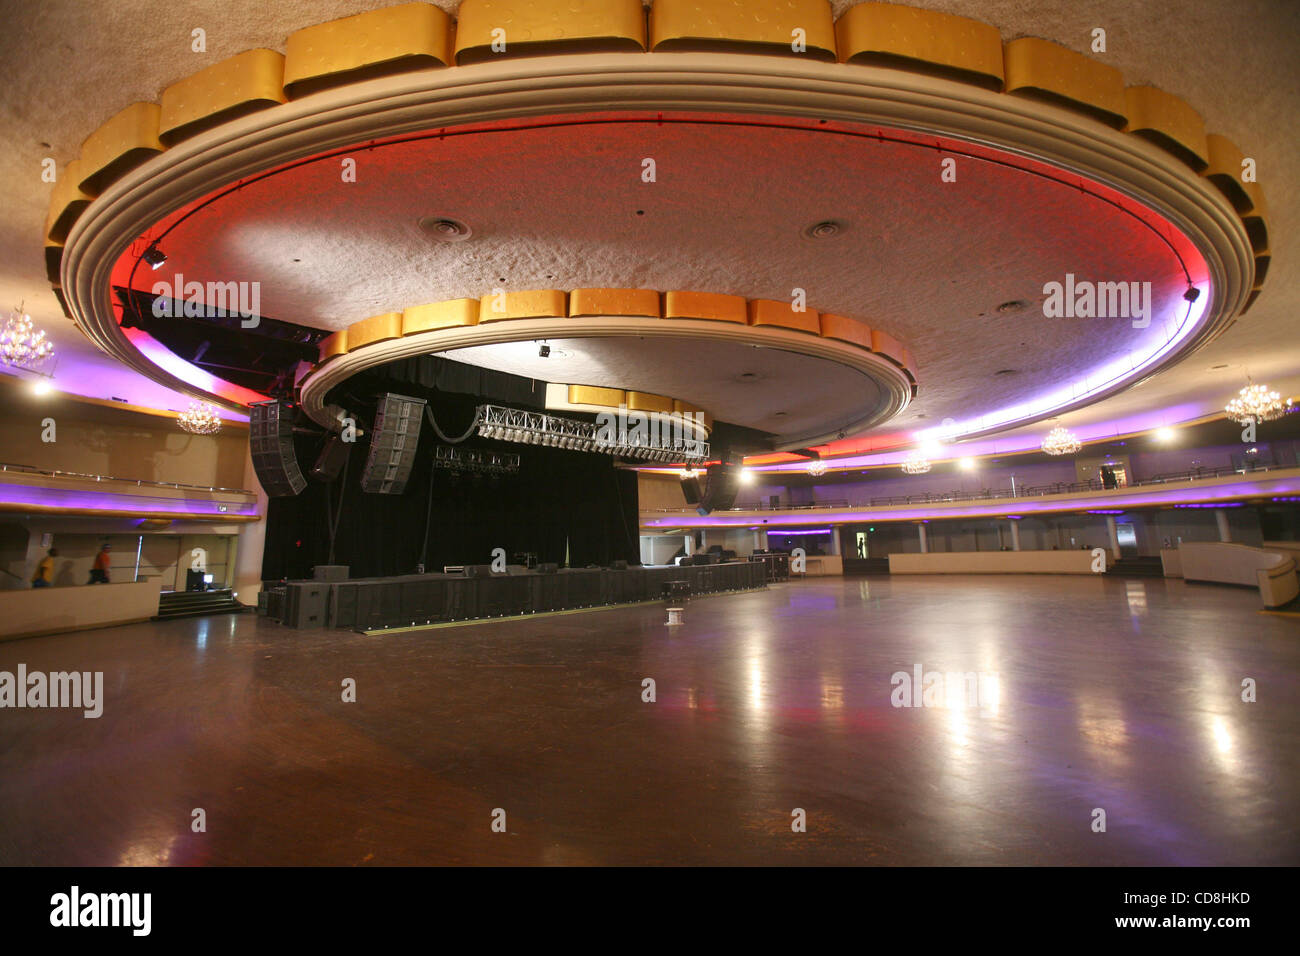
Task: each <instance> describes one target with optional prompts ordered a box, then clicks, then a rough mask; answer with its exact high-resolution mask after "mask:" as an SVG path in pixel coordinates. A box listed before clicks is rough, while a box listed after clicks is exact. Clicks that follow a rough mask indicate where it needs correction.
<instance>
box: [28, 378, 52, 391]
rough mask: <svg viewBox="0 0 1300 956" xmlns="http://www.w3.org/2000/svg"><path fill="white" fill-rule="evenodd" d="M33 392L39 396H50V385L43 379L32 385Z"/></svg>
mask: <svg viewBox="0 0 1300 956" xmlns="http://www.w3.org/2000/svg"><path fill="white" fill-rule="evenodd" d="M32 391H33V392H35V393H36V394H37V395H48V394H50V383H49V382H47V381H46V380H45V379H43V378H42V379H39V380H38V381H35V382H33V383H32Z"/></svg>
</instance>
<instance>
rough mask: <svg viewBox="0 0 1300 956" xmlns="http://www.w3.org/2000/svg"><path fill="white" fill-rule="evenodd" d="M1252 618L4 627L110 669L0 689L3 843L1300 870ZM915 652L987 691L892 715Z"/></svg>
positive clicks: (1231, 600)
mask: <svg viewBox="0 0 1300 956" xmlns="http://www.w3.org/2000/svg"><path fill="white" fill-rule="evenodd" d="M1258 606H1259V598H1258V596H1257V595H1256V594H1255V593H1254V592H1253V591H1250V590H1246V589H1235V588H1227V587H1215V586H1208V585H1201V586H1196V585H1192V586H1189V585H1187V584H1185V583H1183V582H1182V581H1166V580H1163V579H1142V580H1130V581H1124V580H1117V579H1115V578H1109V577H1108V578H1074V577H1064V576H1062V577H997V578H993V577H986V576H982V577H947V578H942V579H936V578H929V577H927V578H889V577H869V578H847V579H840V578H834V579H831V578H821V579H817V580H808V581H793V582H790V583H786V584H779V585H774V586H772V587H770V588H769V589H767V590H765V591H754V592H747V593H741V594H723V595H716V596H709V597H704V598H699V599H695V600H692V601H691V602H690V603H689V604H688V605H687V608H686V615H685V619H686V623H685V625H684V626H681V627H672V628H670V627H665V626H664V620H665V617H666V615H665V611H664V607H663V606H662V605H641V606H637V607H625V608H618V609H614V610H607V611H593V612H589V613H581V614H570V615H563V616H554V617H547V618H542V619H538V620H536V621H528V620H522V621H497V622H492V621H488V622H484V623H479V624H475V625H472V626H461V627H454V628H445V629H438V630H432V631H427V632H423V633H420V632H413V633H403V634H393V635H386V636H375V637H366V636H363V635H359V634H354V633H350V632H346V631H334V630H318V631H314V630H307V631H300V630H291V629H289V628H285V627H281V626H279V625H277V624H274V623H270V622H267V621H265V620H262V619H259V618H257V617H256V616H254V615H252V614H245V615H238V616H226V617H213V618H208V619H200V620H182V621H172V622H164V623H153V624H140V625H129V626H124V627H118V628H112V629H107V630H101V631H91V632H83V633H77V634H68V635H60V636H53V637H43V638H33V639H28V640H22V641H14V642H9V643H0V670H3V671H10V672H13V671H15V670H16V668H17V665H18V663H19V662H22V663H24V664H25V665H26V667H27V669H28V671H29V672H32V671H46V672H48V671H59V670H69V669H76V670H83V671H84V670H90V671H99V670H102V671H103V672H104V688H105V698H106V699H105V703H104V711H103V716H102V717H101V718H99V719H98V720H87V719H84V718H83V717H82V716H81V712H80V711H75V712H73V711H66V710H62V711H60V710H28V709H24V710H8V709H6V710H3V711H0V821H3V823H2V824H0V864H6V865H12V864H78V865H112V864H180V865H195V864H198V865H203V864H342V865H350V864H389V865H391V864H418V863H469V864H474V863H479V864H584V863H614V864H634V863H642V864H644V863H651V864H653V863H686V864H695V863H738V864H818V863H833V864H1071V865H1084V866H1087V865H1107V864H1233V865H1259V864H1296V863H1298V862H1300V835H1298V829H1297V828H1298V826H1300V824H1298V822H1297V816H1296V814H1295V807H1296V806H1297V805H1298V804H1300V776H1298V773H1300V771H1298V770H1297V762H1296V755H1297V754H1298V753H1300V710H1297V708H1296V706H1295V702H1296V699H1297V683H1298V680H1300V678H1298V672H1300V640H1297V637H1300V628H1297V625H1296V622H1295V621H1294V620H1289V619H1287V618H1283V617H1278V616H1268V615H1262V614H1259V613H1257V611H1256V609H1257V608H1258ZM918 665H919V666H921V667H922V668H923V669H924V671H925V672H926V673H929V672H931V671H943V672H948V671H953V672H955V671H963V672H965V671H975V672H983V673H985V674H993V673H996V674H997V676H998V688H999V695H998V697H997V699H996V701H990V700H989V699H988V697H987V695H986V696H985V698H984V699H982V700H981V701H979V704H980V706H975V707H961V706H952V707H906V708H903V707H894V706H891V695H892V694H893V693H894V692H895V686H894V685H893V684H892V683H891V675H893V674H894V673H895V672H906V673H909V674H912V673H914V671H915V668H916V667H917V666H918ZM1247 677H1249V678H1254V679H1255V681H1256V682H1257V685H1258V703H1249V704H1248V703H1243V702H1242V701H1241V686H1240V685H1241V681H1242V679H1243V678H1247ZM345 678H352V679H354V680H355V682H356V703H343V702H342V701H341V699H340V697H341V683H342V682H343V681H344V679H345ZM643 678H653V679H654V681H655V682H656V691H657V700H656V702H654V703H645V702H643V701H642V680H643ZM195 808H202V809H203V810H204V811H205V813H206V820H207V832H206V833H194V832H191V819H192V817H191V814H192V811H193V810H194V809H195ZM496 808H501V809H504V810H505V811H506V822H507V832H506V833H494V832H492V829H491V824H492V813H493V810H494V809H496ZM795 808H802V809H803V810H805V811H806V814H807V832H805V833H793V832H791V820H792V816H791V814H792V811H793V810H794V809H795ZM1095 808H1102V809H1104V810H1105V811H1106V816H1107V832H1105V833H1095V832H1093V830H1092V823H1093V819H1094V814H1093V811H1094V809H1095Z"/></svg>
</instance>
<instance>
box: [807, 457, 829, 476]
mask: <svg viewBox="0 0 1300 956" xmlns="http://www.w3.org/2000/svg"><path fill="white" fill-rule="evenodd" d="M808 474H810V475H812V476H813V477H814V478H820V477H821V476H822V475H824V474H826V462H824V461H822V460H821V459H820V458H818V459H815V460H813V461H810V462H808Z"/></svg>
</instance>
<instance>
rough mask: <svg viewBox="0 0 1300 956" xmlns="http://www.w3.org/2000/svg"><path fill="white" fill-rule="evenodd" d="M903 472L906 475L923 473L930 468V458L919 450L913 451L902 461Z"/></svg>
mask: <svg viewBox="0 0 1300 956" xmlns="http://www.w3.org/2000/svg"><path fill="white" fill-rule="evenodd" d="M902 467H903V473H904V474H907V475H924V474H925V473H926V472H927V471H929V470H930V460H929V459H928V458H926V457H925V455H924V454H922V453H921V452H919V451H914V452H912V453H911V454H910V455H908V456H907V458H906V459H904V461H903V466H902Z"/></svg>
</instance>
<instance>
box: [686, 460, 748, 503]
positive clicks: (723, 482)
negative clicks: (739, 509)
mask: <svg viewBox="0 0 1300 956" xmlns="http://www.w3.org/2000/svg"><path fill="white" fill-rule="evenodd" d="M738 491H740V466H739V465H710V466H709V472H708V479H707V482H706V484H705V488H704V494H703V495H702V496H701V497H700V500H699V504H698V505H696V508H695V510H696V511H698V512H699V513H700V514H702V515H707V514H708V513H709V512H711V511H727V510H728V509H730V508H731V506H732V505H733V504H735V503H736V493H737V492H738Z"/></svg>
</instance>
